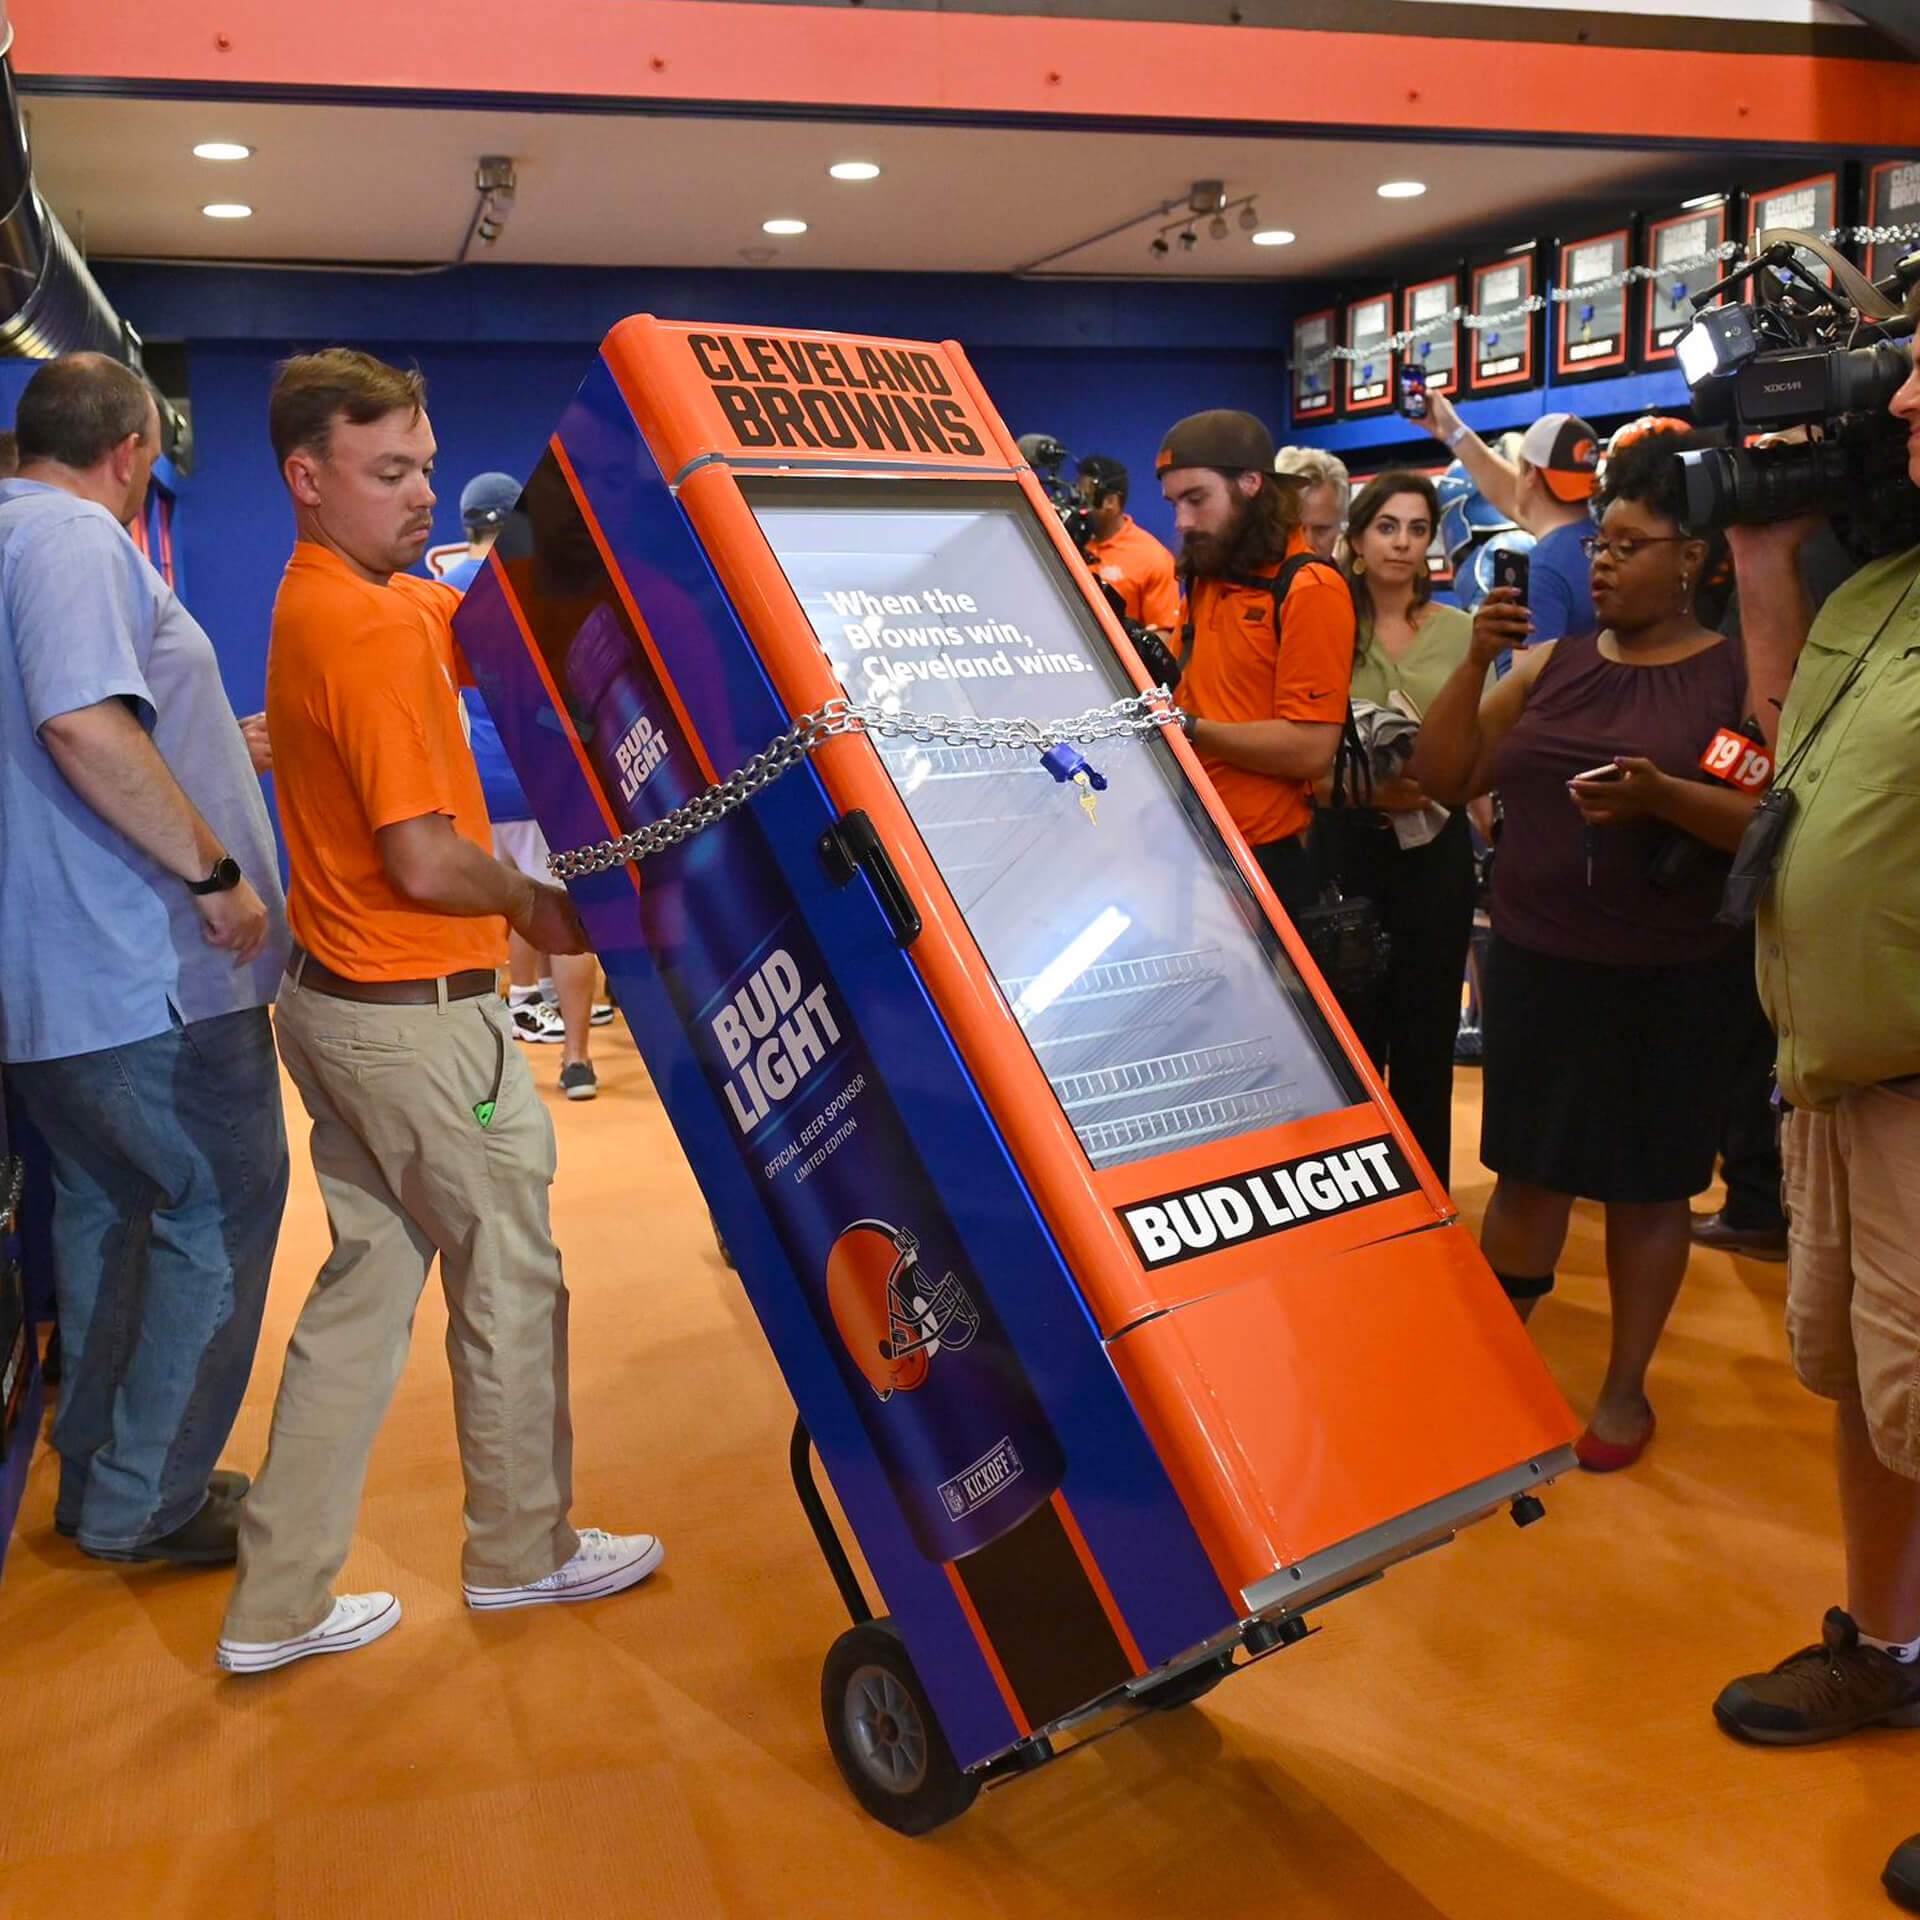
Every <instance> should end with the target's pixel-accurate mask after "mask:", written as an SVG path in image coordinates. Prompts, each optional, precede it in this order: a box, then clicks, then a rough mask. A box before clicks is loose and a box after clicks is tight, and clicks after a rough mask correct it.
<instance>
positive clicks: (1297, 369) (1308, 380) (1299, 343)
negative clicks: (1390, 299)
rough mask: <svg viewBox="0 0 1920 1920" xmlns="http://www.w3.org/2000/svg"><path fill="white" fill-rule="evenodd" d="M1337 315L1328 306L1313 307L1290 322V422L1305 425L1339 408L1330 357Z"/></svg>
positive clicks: (1327, 417) (1331, 355)
mask: <svg viewBox="0 0 1920 1920" xmlns="http://www.w3.org/2000/svg"><path fill="white" fill-rule="evenodd" d="M1336 317H1337V315H1336V313H1335V310H1334V309H1333V308H1332V307H1317V308H1315V310H1314V311H1313V312H1312V313H1303V314H1301V315H1300V317H1299V318H1298V319H1297V320H1295V321H1294V323H1293V358H1292V380H1293V424H1294V425H1295V426H1296V427H1300V426H1307V425H1310V424H1311V423H1312V422H1314V421H1316V420H1331V419H1333V417H1334V416H1335V414H1336V413H1337V412H1338V411H1339V400H1338V394H1337V392H1336V390H1335V382H1334V369H1335V367H1337V366H1338V365H1339V362H1338V361H1336V360H1335V359H1334V357H1333V344H1334V341H1333V323H1334V320H1335V319H1336Z"/></svg>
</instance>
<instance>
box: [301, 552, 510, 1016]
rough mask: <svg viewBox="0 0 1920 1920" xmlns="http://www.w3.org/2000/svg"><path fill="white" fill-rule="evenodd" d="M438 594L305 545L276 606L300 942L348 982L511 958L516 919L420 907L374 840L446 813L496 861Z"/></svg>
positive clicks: (424, 974) (452, 598) (450, 596)
mask: <svg viewBox="0 0 1920 1920" xmlns="http://www.w3.org/2000/svg"><path fill="white" fill-rule="evenodd" d="M459 604H460V598H459V595H458V594H457V593H454V592H453V590H452V589H451V588H446V587H441V586H439V585H437V584H436V583H435V582H433V581H428V580H412V579H408V578H407V577H406V576H404V575H395V577H394V578H393V580H392V581H391V582H390V583H389V584H388V585H386V586H376V585H375V584H374V583H373V582H372V581H370V580H364V579H362V578H361V577H360V575H359V574H357V573H356V572H354V570H353V569H352V568H351V567H350V566H348V565H347V563H346V562H345V561H344V560H342V559H341V558H340V557H339V556H338V555H337V554H334V553H332V552H329V551H328V549H327V548H325V547H322V546H319V545H317V544H315V543H314V542H312V541H306V540H303V541H301V542H300V543H299V544H298V545H297V546H296V547H295V548H294V550H293V558H292V559H290V560H289V561H288V562H287V571H286V573H285V575H284V577H283V578H282V579H281V582H280V592H279V594H278V596H277V597H276V598H275V600H274V603H273V638H272V642H271V644H270V646H269V647H268V650H267V731H268V734H269V736H270V737H271V739H272V741H273V780H274V789H275V793H276V796H277V798H278V800H279V803H280V824H281V828H282V830H283V831H284V832H285V834H286V837H287V854H288V858H289V864H290V866H291V869H292V880H291V883H290V884H289V886H288V888H287V918H288V920H289V922H290V923H291V925H292V927H293V935H294V938H295V939H296V940H298V941H299V942H300V944H301V945H302V946H303V947H305V948H306V950H307V951H308V952H309V953H310V954H312V955H313V957H314V958H315V959H316V960H318V961H319V962H320V963H321V964H322V965H323V966H327V967H331V968H332V969H333V970H334V972H335V973H340V974H344V975H346V977H347V978H348V979H350V980H420V979H431V978H432V977H434V976H435V975H437V974H443V973H459V972H463V971H464V970H466V969H467V968H469V967H497V966H498V965H499V964H500V963H501V962H502V961H503V960H504V959H505V958H506V950H507V928H506V922H505V921H504V920H501V919H498V918H493V917H488V918H484V919H465V918H462V917H459V916H456V915H453V914H444V913H434V912H432V911H430V910H428V909H425V908H422V907H418V906H414V905H411V904H409V903H408V902H407V901H406V900H405V899H403V898H402V897H401V895H400V894H399V892H398V891H397V890H396V889H395V887H394V885H393V882H392V881H391V880H389V879H388V878H387V875H386V869H385V868H384V867H383V866H382V865H381V862H380V848H379V845H378V843H377V842H376V841H375V839H374V834H375V833H376V831H377V830H378V829H380V828H381V827H390V826H394V825H396V824H397V823H398V822H400V821H402V820H413V819H417V818H419V817H420V816H421V815H422V814H428V813H440V814H445V815H446V816H447V817H448V818H449V819H450V820H451V821H452V822H453V825H454V830H455V831H456V832H457V833H459V834H460V835H461V836H462V837H463V838H465V839H467V840H471V841H472V842H473V844H474V845H475V846H476V847H480V848H482V849H483V850H485V851H486V852H488V853H491V852H492V851H493V837H492V832H491V829H490V828H489V827H488V824H487V807H486V802H485V800H484V799H482V797H481V793H480V775H479V772H478V771H477V769H476V768H475V766H474V764H473V754H472V751H471V750H470V749H469V748H468V746H467V741H466V735H465V732H464V730H463V728H462V726H461V723H460V701H459V696H458V695H457V694H456V693H455V692H454V684H453V661H454V648H453V632H452V628H451V625H450V624H449V623H450V620H451V616H452V611H453V609H454V608H455V607H457V606H458V605H459Z"/></svg>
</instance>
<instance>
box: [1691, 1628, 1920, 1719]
mask: <svg viewBox="0 0 1920 1920" xmlns="http://www.w3.org/2000/svg"><path fill="white" fill-rule="evenodd" d="M1916 1656H1920V1642H1909V1643H1907V1644H1906V1645H1905V1646H1899V1647H1890V1646H1888V1645H1887V1644H1886V1643H1885V1642H1884V1641H1878V1640H1869V1639H1866V1638H1865V1637H1863V1635H1862V1634H1861V1632H1860V1628H1859V1626H1858V1625H1857V1624H1856V1623H1855V1621H1854V1618H1853V1616H1852V1615H1851V1614H1850V1613H1848V1612H1847V1611H1846V1610H1845V1609H1844V1608H1842V1607H1829V1608H1828V1609H1827V1615H1826V1618H1825V1620H1823V1621H1822V1622H1821V1630H1820V1638H1819V1639H1818V1640H1817V1641H1815V1642H1814V1644H1813V1645H1812V1646H1810V1647H1802V1648H1801V1649H1800V1651H1799V1652H1798V1653H1790V1654H1788V1655H1787V1657H1786V1658H1785V1659H1784V1660H1782V1661H1781V1662H1780V1664H1779V1665H1778V1666H1777V1667H1773V1668H1770V1669H1769V1670H1768V1671H1767V1672H1765V1673H1749V1674H1743V1675H1742V1676H1741V1677H1740V1678H1739V1679H1738V1680H1735V1681H1732V1682H1731V1683H1730V1684H1728V1685H1727V1686H1726V1687H1723V1688H1722V1689H1721V1692H1720V1697H1719V1699H1717V1700H1716V1701H1715V1702H1714V1703H1713V1717H1714V1718H1715V1719H1716V1720H1717V1721H1719V1723H1720V1725H1721V1726H1722V1727H1723V1728H1724V1729H1725V1730H1726V1731H1727V1732H1728V1733H1730V1734H1732V1735H1733V1736H1734V1738H1735V1739H1736V1740H1746V1741H1750V1742H1751V1743H1752V1744H1754V1745H1755V1746H1762V1747H1808V1746H1812V1745H1813V1744H1814V1743H1815V1742H1816V1741H1820V1740H1837V1739H1839V1738H1840V1736H1841V1735H1842V1734H1848V1733H1857V1732H1859V1730H1860V1729H1861V1728H1862V1727H1879V1726H1888V1727H1920V1658H1917V1657H1916Z"/></svg>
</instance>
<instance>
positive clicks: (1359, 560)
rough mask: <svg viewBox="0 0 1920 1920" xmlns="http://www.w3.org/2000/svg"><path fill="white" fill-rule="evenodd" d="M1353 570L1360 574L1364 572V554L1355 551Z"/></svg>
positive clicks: (1365, 567) (1365, 565)
mask: <svg viewBox="0 0 1920 1920" xmlns="http://www.w3.org/2000/svg"><path fill="white" fill-rule="evenodd" d="M1353 570H1354V572H1355V573H1356V574H1362V573H1365V572H1366V570H1367V562H1366V556H1365V555H1364V554H1358V553H1356V554H1355V555H1354V556H1353Z"/></svg>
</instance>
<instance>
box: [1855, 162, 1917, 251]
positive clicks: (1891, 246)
mask: <svg viewBox="0 0 1920 1920" xmlns="http://www.w3.org/2000/svg"><path fill="white" fill-rule="evenodd" d="M1866 202H1867V218H1866V224H1867V225H1868V226H1870V227H1911V226H1920V155H1915V154H1909V155H1908V156H1907V157H1906V158H1905V159H1902V160H1880V161H1876V162H1875V163H1874V164H1873V165H1871V166H1869V167H1868V169H1867V190H1866ZM1916 248H1920V240H1903V241H1882V242H1880V243H1879V244H1878V245H1876V246H1871V247H1869V248H1868V249H1867V276H1868V278H1869V279H1873V280H1878V279H1881V278H1882V277H1883V276H1885V275H1886V274H1889V273H1891V272H1892V271H1893V270H1894V268H1895V267H1897V266H1898V265H1899V264H1900V262H1901V261H1902V260H1903V259H1905V258H1906V256H1907V255H1908V254H1910V253H1912V252H1913V251H1914V250H1915V249H1916Z"/></svg>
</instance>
